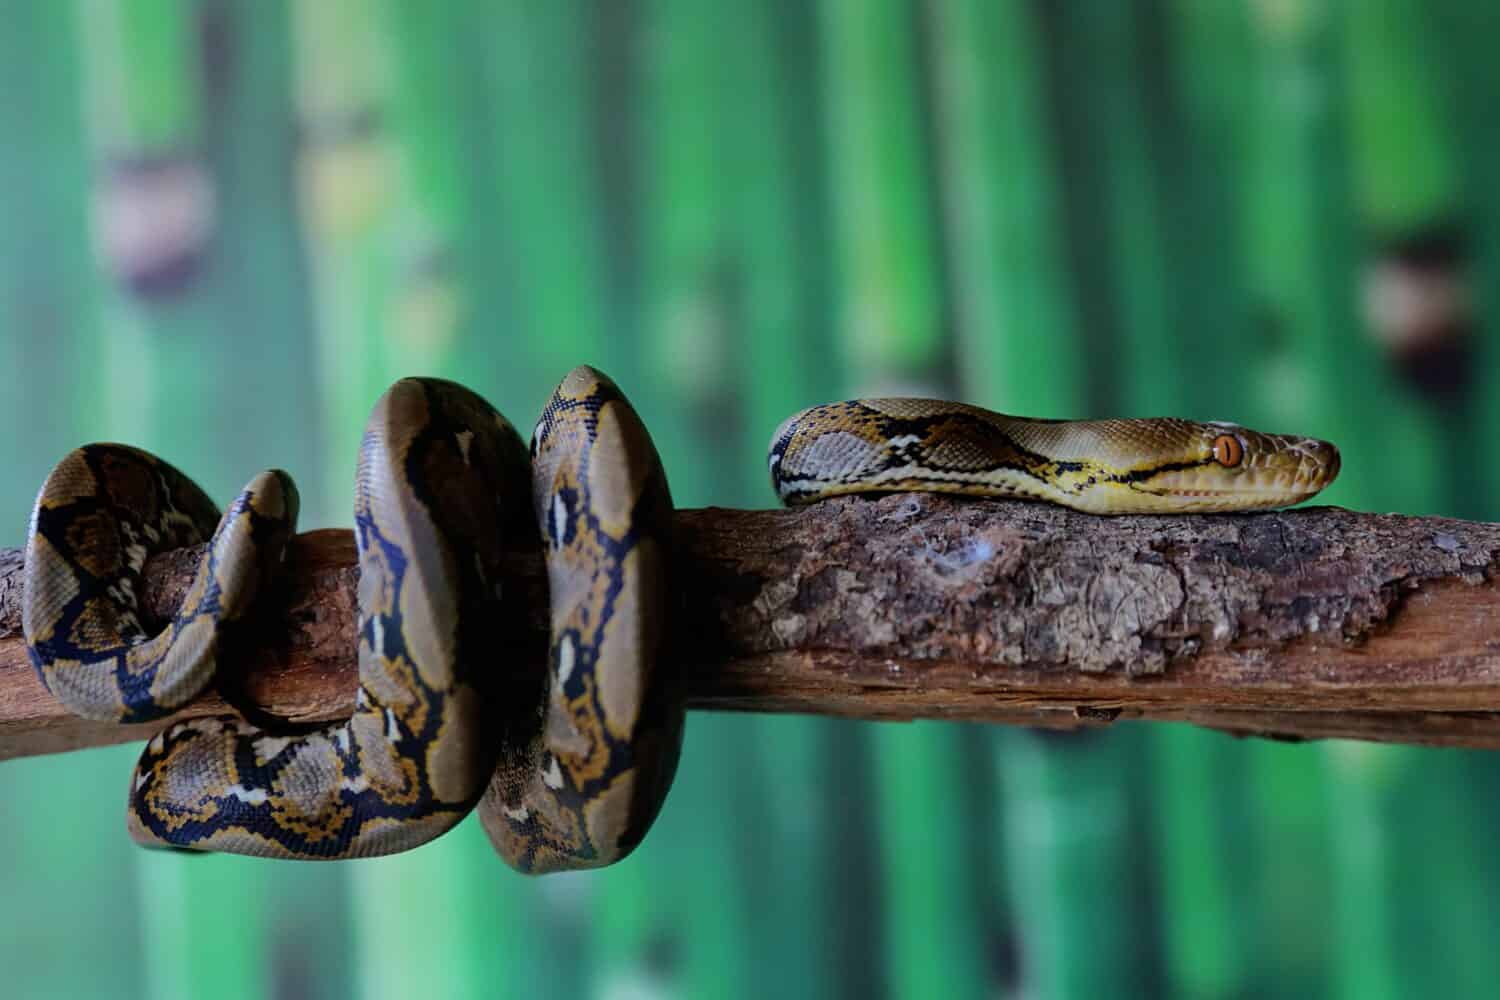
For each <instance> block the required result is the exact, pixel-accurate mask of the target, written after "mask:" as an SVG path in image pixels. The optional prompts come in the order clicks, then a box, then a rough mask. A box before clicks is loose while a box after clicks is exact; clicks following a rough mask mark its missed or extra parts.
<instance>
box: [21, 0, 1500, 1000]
mask: <svg viewBox="0 0 1500 1000" xmlns="http://www.w3.org/2000/svg"><path fill="white" fill-rule="evenodd" d="M0 15H3V16H0V136H3V138H0V420H3V425H4V427H5V428H6V429H7V432H6V433H5V434H3V435H0V468H3V469H5V470H6V483H7V485H6V488H5V489H4V490H3V491H0V518H3V519H0V524H5V525H9V526H10V527H9V528H8V529H4V530H0V545H19V544H20V543H21V541H22V537H23V534H24V531H25V524H26V515H27V512H28V509H29V505H30V502H31V499H32V497H33V495H34V491H35V489H36V487H37V485H38V484H39V483H40V482H41V480H42V477H43V476H44V475H45V473H46V471H47V469H48V468H50V466H51V465H52V463H53V462H55V461H56V460H57V458H58V457H60V456H61V455H62V454H63V453H64V452H65V451H66V450H67V449H68V448H70V447H72V446H74V445H76V444H78V443H81V442H83V441H86V440H99V439H103V440H123V441H128V442H131V443H134V444H137V445H140V446H143V447H147V448H150V449H152V450H154V451H157V452H159V453H161V454H163V455H164V456H166V457H168V458H169V459H170V460H172V461H173V462H175V463H177V464H179V465H180V466H182V467H183V468H185V469H187V470H188V471H190V472H191V473H192V474H194V475H195V476H196V477H197V478H198V479H199V480H200V482H202V483H203V484H204V485H205V486H206V487H208V489H209V490H210V492H212V493H213V494H214V495H215V496H218V497H220V498H223V499H227V498H228V497H229V496H231V495H232V492H233V491H234V490H235V489H236V488H237V487H238V486H239V485H240V484H242V483H243V482H244V481H245V480H246V479H248V478H249V476H250V475H251V474H252V473H253V472H255V471H257V470H259V469H261V468H262V467H266V466H273V465H274V466H281V467H284V468H287V469H289V470H290V471H292V472H293V473H294V474H295V475H296V476H297V477H298V479H299V481H300V483H301V485H302V490H303V497H304V517H303V525H304V527H306V528H313V527H324V526H330V525H347V524H349V523H350V520H351V510H350V507H351V503H352V500H351V497H352V477H353V466H354V460H355V449H356V446H357V442H358V438H359V434H360V430H361V426H362V424H363V420H364V417H365V415H366V413H367V411H368V408H369V406H370V404H371V403H372V401H373V400H374V398H375V397H376V396H377V395H378V394H379V392H380V391H381V390H382V389H383V388H384V387H385V386H386V385H387V384H388V383H389V382H390V381H391V380H392V379H394V378H395V377H397V376H399V375H403V374H416V373H433V374H439V375H445V376H448V377H453V378H457V379H459V380H461V381H463V382H465V383H467V384H468V385H470V386H473V387H474V388H476V389H478V390H479V391H480V392H482V393H483V394H485V395H486V396H488V397H489V398H490V399H491V400H493V401H494V402H495V403H496V404H497V405H498V406H499V407H500V408H501V409H502V410H504V411H505V412H506V413H507V414H509V415H510V416H511V417H512V418H513V419H514V420H515V422H516V423H517V424H518V425H519V426H523V427H524V426H529V423H530V421H531V420H532V419H533V418H534V416H535V414H536V413H537V412H538V411H539V408H540V405H541V403H542V401H543V400H544V399H545V397H546V395H547V393H548V392H550V390H551V388H552V387H553V385H554V384H555V383H556V381H557V380H558V379H559V378H560V377H561V375H562V374H563V373H564V372H565V371H566V370H567V369H568V368H570V367H571V366H573V365H574V364H577V363H579V362H590V363H593V364H595V365H598V366H599V367H601V368H603V369H604V370H606V371H608V372H610V373H611V374H612V375H613V376H614V377H615V378H616V380H617V381H619V382H620V383H621V384H622V386H624V387H625V389H626V391H627V392H629V393H630V395H631V396H632V397H633V398H634V400H635V401H636V403H637V405H638V406H639V408H640V409H641V411H642V413H643V415H644V417H645V419H646V422H647V424H648V426H649V427H650V428H651V429H652V431H653V433H654V434H655V436H656V439H657V441H658V444H659V446H660V448H661V450H662V453H663V456H664V458H665V460H666V465H667V468H668V471H669V475H670V477H671V480H672V486H673V490H674V493H675V494H676V498H677V501H678V503H679V504H680V505H682V506H701V505H708V504H718V505H729V506H762V505H768V504H770V503H772V502H773V497H772V495H771V493H770V490H769V487H768V485H767V484H766V482H765V473H764V460H763V448H764V446H765V442H766V439H767V438H768V436H769V434H770V432H771V430H772V429H773V428H774V427H775V425H776V424H777V423H778V422H779V421H780V419H781V418H782V416H784V415H785V414H786V413H788V412H790V411H792V410H794V409H796V408H798V407H801V406H804V405H808V404H810V403H813V402H818V401H823V400H827V399H832V398H840V397H845V396H848V395H852V394H858V393H869V392H876V391H907V392H922V393H928V394H936V395H943V396H952V397H959V398H964V399H967V400H970V401H972V402H976V403H980V404H984V405H988V406H992V407H994V408H997V409H1002V410H1008V411H1011V412H1018V413H1027V414H1033V415H1043V416H1059V417H1081V416H1088V415H1102V414H1141V415H1160V414H1166V413H1175V414H1182V415H1187V416H1195V417H1202V418H1222V419H1234V420H1240V421H1243V422H1246V423H1250V424H1253V425H1257V426H1261V427H1263V428H1264V429H1267V430H1276V431H1295V432H1298V433H1303V434H1311V435H1317V436H1320V437H1327V438H1331V439H1333V440H1335V441H1337V442H1338V443H1339V444H1340V445H1341V447H1342V449H1343V454H1344V462H1345V471H1344V474H1343V477H1342V479H1341V480H1340V481H1339V483H1338V484H1337V486H1336V487H1335V488H1334V489H1332V490H1330V491H1329V493H1328V494H1327V499H1328V501H1329V502H1332V503H1338V504H1343V505H1347V506H1351V507H1356V508H1360V509H1368V510H1382V511H1384V510H1400V511H1405V512H1408V513H1447V514H1453V515H1458V516H1465V517H1479V518H1495V517H1497V516H1500V463H1496V462H1493V461H1490V460H1489V457H1490V455H1491V454H1492V452H1493V449H1492V448H1491V447H1490V446H1489V441H1490V437H1491V435H1492V433H1493V431H1494V430H1495V429H1500V410H1497V406H1500V350H1497V347H1500V345H1497V342H1496V340H1495V338H1494V337H1493V335H1492V332H1491V330H1490V326H1491V324H1490V323H1488V322H1487V321H1486V320H1487V318H1488V317H1489V315H1490V314H1492V313H1493V311H1494V310H1495V308H1496V306H1495V305H1494V297H1495V295H1496V293H1497V292H1500V184H1497V183H1496V182H1495V179H1496V178H1497V177H1500V136H1497V133H1496V131H1495V120H1494V109H1495V107H1496V106H1497V99H1500V59H1496V58H1495V55H1494V39H1495V38H1496V37H1500V6H1497V5H1495V4H1492V3H1490V2H1489V0H1431V2H1422V0H1257V2H1248V0H1245V2H1241V0H1071V2H1067V3H1058V2H1053V0H818V2H816V3H807V2H804V0H742V2H732V3H731V2H725V3H710V2H703V0H616V2H610V3H581V2H574V0H538V2H526V3H517V2H502V0H0ZM135 752H136V748H134V747H117V748H112V749H108V750H99V751H90V752H86V753H79V754H73V755H69V756H62V757H51V758H42V759H35V760H26V761H15V762H9V763H6V764H4V765H3V766H0V803H3V806H0V815H3V822H0V982H3V984H0V993H3V994H5V995H7V996H16V997H32V996H62V997H89V996H101V997H102V996H108V997H143V998H177V997H184V998H189V997H191V998H197V997H208V996H212V997H229V998H233V997H283V998H333V997H342V996H346V995H351V994H353V995H359V996H368V997H393V998H394V997H402V998H404V997H414V996H420V997H427V996H432V997H468V996H472V997H512V996H514V997H575V996H590V997H603V998H611V1000H617V998H618V1000H625V998H632V1000H633V998H651V997H700V996H701V997H708V996H723V997H747V998H748V997H764V996H776V997H778V998H786V1000H790V998H794V997H823V996H829V997H869V996H877V997H878V996H890V997H925V996H944V997H981V996H983V997H1028V998H1031V997H1038V998H1040V997H1075V996H1077V997H1102V996H1108V997H1130V996H1151V997H1182V998H1236V997H1246V998H1248V997H1259V996H1265V995H1268V994H1274V995H1282V996H1299V997H1300V996H1331V997H1349V998H1355V997H1357V998H1361V1000H1367V998H1380V997H1414V996H1443V997H1447V996H1479V995H1484V994H1485V993H1486V992H1488V991H1490V990H1492V989H1493V988H1494V984H1495V983H1496V982H1500V949H1497V948H1496V947H1495V946H1494V941H1495V940H1496V939H1497V935H1500V859H1497V857H1496V853H1495V852H1493V851H1490V850H1488V849H1487V848H1486V847H1485V846H1484V845H1485V843H1487V842H1488V837H1487V836H1481V835H1480V834H1481V832H1482V831H1484V830H1485V829H1487V828H1488V824H1489V821H1490V820H1491V819H1495V818H1496V813H1497V805H1500V795H1497V794H1496V793H1497V792H1500V773H1497V769H1496V768H1495V766H1494V765H1493V758H1491V757H1489V756H1485V755H1479V754H1471V753H1461V752H1455V751H1436V750H1416V749H1403V748H1386V747H1374V746H1366V745H1357V744H1324V745H1300V746H1299V745H1286V744H1277V743H1269V742H1264V743H1262V742H1237V741H1234V740H1231V739H1229V738H1227V737H1224V736H1220V735H1217V734H1213V733H1208V732H1200V731H1196V730H1192V729H1187V728H1182V727H1172V726H1158V727H1155V728H1146V727H1140V726H1121V727H1119V728H1117V729H1114V730H1110V731H1105V732H1100V733H1092V734H1083V735H1070V736H1058V735H1046V734H1038V733H1033V732H1028V731H1021V730H1008V729H1002V728H998V727H996V728H985V727H978V726H959V725H940V724H921V725H873V724H870V725H859V724H852V723H842V722H833V721H827V720H818V719H803V718H773V717H733V716H719V715H709V714H694V715H693V716H692V718H691V720H690V722H689V727H688V736H687V744H686V748H685V753H684V757H683V766H682V770H681V773H680V776H679V778H678V781H677V784H676V787H675V789H674V790H673V792H672V795H671V797H670V799H669V800H668V803H667V806H666V810H665V812H664V814H663V816H662V818H661V821H660V822H659V824H658V825H657V827H656V828H655V830H654V832H653V833H652V835H651V836H650V838H649V839H648V840H647V843H646V845H645V846H644V847H643V848H642V849H641V850H640V851H639V852H638V853H637V854H636V855H635V856H634V857H632V858H631V859H630V860H629V861H628V862H626V863H624V864H622V865H620V866H618V867H617V868H614V869H611V870H608V871H606V872H602V873H594V874H582V875H568V876H552V877H548V878H544V879H536V880H528V879H525V878H523V877H521V876H518V875H515V874H512V873H511V872H510V871H509V870H508V869H506V868H505V867H504V865H503V864H501V863H500V862H499V861H498V860H497V859H496V858H495V857H493V856H492V854H491V852H490V850H489V847H488V845H487V843H486V842H485V838H484V836H483V834H482V832H481V831H480V830H479V828H478V826H477V823H476V822H474V821H472V820H471V821H468V822H466V823H465V824H464V825H463V826H461V827H460V828H459V829H458V830H456V831H455V832H454V833H452V834H451V835H449V836H447V837H444V838H443V839H441V840H440V841H437V842H435V843H433V844H432V845H430V846H427V847H424V848H422V849H420V850H417V851H414V852H411V853H409V854H405V855H402V856H398V857H394V858H389V859H382V860H377V861H366V862H358V863H350V864H340V865H315V864H288V863H278V862H263V861H255V860H246V859H238V858H227V857H205V858H194V857H183V856H178V855H167V854H153V853H147V852H143V851H138V850H136V849H134V848H132V847H131V846H130V845H129V843H128V840H127V838H126V835H125V832H124V823H123V801H124V791H125V787H124V786H125V781H126V777H127V775H128V773H129V770H130V765H131V762H132V759H133V757H134V754H135Z"/></svg>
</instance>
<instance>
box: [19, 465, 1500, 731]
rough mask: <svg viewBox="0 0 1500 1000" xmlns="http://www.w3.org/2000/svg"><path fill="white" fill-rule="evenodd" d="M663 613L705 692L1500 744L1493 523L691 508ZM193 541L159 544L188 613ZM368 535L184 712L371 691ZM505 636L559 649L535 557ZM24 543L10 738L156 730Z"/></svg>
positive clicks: (270, 613) (972, 506)
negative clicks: (34, 605) (61, 604)
mask: <svg viewBox="0 0 1500 1000" xmlns="http://www.w3.org/2000/svg"><path fill="white" fill-rule="evenodd" d="M677 534H678V538H677V567H676V569H677V581H678V587H679V590H680V593H681V607H680V609H679V612H678V614H677V616H676V620H675V622H674V623H673V624H672V625H671V626H670V627H669V632H670V633H671V635H672V642H673V649H674V652H673V655H674V656H675V657H676V658H677V659H678V660H679V661H680V662H681V664H682V665H683V668H684V671H685V674H686V677H687V692H688V703H689V705H690V706H692V707H694V708H707V709H732V710H739V711H756V712H810V713H816V714H819V715H839V716H847V717H853V718H862V719H914V718H941V719H970V720H986V721H995V722H1013V723H1024V724H1028V725H1043V726H1053V727H1062V728H1075V727H1080V726H1097V725H1103V724H1107V723H1109V722H1111V721H1113V720H1115V719H1126V718H1131V719H1133V718H1140V719H1157V720H1177V721H1186V722H1192V723H1197V724H1199V725H1205V726H1212V727H1214V728H1219V729H1226V730H1230V731H1233V732H1238V733H1247V734H1258V735H1266V736H1281V737H1293V738H1301V737H1324V736H1347V737H1353V738H1358V739H1370V740H1383V741H1394V742H1407V743H1436V744H1447V745H1455V746H1473V747H1500V587H1497V586H1496V584H1495V583H1494V581H1493V576H1494V572H1493V571H1494V567H1495V561H1496V553H1497V552H1500V525H1491V524H1477V523H1471V522H1464V521H1452V520H1444V519H1437V518H1409V517H1397V516H1377V515H1371V514H1355V513H1350V512H1348V511H1344V510H1338V509H1331V508H1315V509H1306V510H1300V511H1291V512H1278V513H1269V514H1249V515H1238V516H1184V517H1139V518H1097V517H1091V516H1088V515H1083V514H1076V513H1073V512H1071V511H1067V510H1063V509H1061V508H1057V507H1052V506H1047V505H1042V504H1029V503H1021V502H1005V501H967V502H966V501H962V500H957V499H951V498H947V497H941V496H932V495H920V494H908V495H897V496H890V497H885V498H882V499H879V500H866V499H860V498H846V499H840V500H833V501H828V502H825V503H822V504H818V505H815V506H813V507H808V508H803V509H800V510H791V511H783V510H765V511H740V510H723V509H716V508H710V509H706V510H685V511H680V512H679V513H678V515H677ZM197 554H198V550H196V549H183V550H180V551H178V552H172V553H167V554H166V555H163V556H160V557H158V558H156V559H154V560H152V562H151V564H150V565H149V566H148V568H147V573H146V582H147V587H146V601H147V605H148V608H149V609H150V612H151V613H152V614H155V615H157V616H159V617H161V616H165V615H166V614H168V613H170V610H171V608H172V607H173V606H174V604H175V602H176V600H177V598H178V597H179V596H180V595H181V593H182V592H183V590H184V589H185V588H186V586H187V583H188V581H189V578H190V576H191V571H192V566H193V563H194V561H195V559H196V557H197ZM354 562H355V560H354V548H353V543H352V540H351V537H350V534H349V533H348V532H347V531H318V532H312V533H309V534H306V535H302V536H299V537H298V539H296V541H295V542H294V545H293V550H292V553H291V555H290V557H289V560H288V564H287V572H286V578H285V579H284V580H283V581H281V582H280V583H279V584H278V585H277V586H276V587H275V588H274V591H273V593H271V594H269V595H268V596H267V600H265V601H264V602H262V603H263V605H264V606H263V608H262V611H261V613H260V614H259V616H258V617H257V618H256V620H255V621H253V622H250V623H247V624H246V625H244V626H242V627H241V628H240V633H241V634H240V635H239V636H237V637H235V638H234V639H233V641H231V642H230V643H229V644H228V645H229V653H228V654H227V655H226V662H225V663H224V664H223V669H222V679H221V681H220V684H219V692H218V693H214V694H210V695H207V696H205V697H202V698H200V699H198V700H197V701H195V702H194V703H193V704H191V705H190V706H188V707H187V708H186V709H185V710H184V711H183V712H182V713H181V714H182V715H184V716H187V715H206V714H215V713H219V714H222V713H224V712H226V711H228V710H229V708H228V705H229V704H233V705H235V706H238V707H240V708H241V709H243V710H244V711H246V712H247V713H248V714H249V715H250V716H251V717H252V719H254V720H256V721H259V722H262V723H265V722H268V721H269V722H275V721H277V720H284V721H287V722H294V723H305V722H311V721H321V720H329V719H336V718H339V717H341V716H343V715H345V714H347V713H348V712H349V710H350V708H351V706H352V700H353V693H354V688H355V678H354V675H355V652H354V649H355V643H354V635H355V628H354V620H355V605H354V594H355V581H356V569H355V565H354ZM508 573H509V579H508V580H507V583H506V593H507V595H508V596H509V597H510V598H511V599H513V600H518V601H519V602H520V603H521V606H522V608H523V609H524V615H523V616H522V621H523V624H521V625H519V626H516V627H515V629H516V630H517V631H518V634H516V635H513V636H511V637H510V639H509V641H507V642H504V643H499V644H497V657H498V656H501V655H519V656H522V657H524V658H526V659H527V660H528V661H530V662H531V664H532V666H533V668H535V669H538V670H540V669H541V664H542V659H543V656H544V651H545V635H544V625H545V608H546V588H545V582H544V578H543V576H542V566H541V562H540V557H539V556H537V555H535V554H531V553H517V554H515V555H513V556H512V557H511V559H510V560H509V565H508ZM20 590H21V554H20V553H19V552H18V551H16V550H5V551H0V758H5V757H16V756H25V755H29V754H39V753H55V752H60V751H63V750H69V749H74V748H78V747H85V746H96V745H102V744H107V743H120V742H125V741H127V740H132V739H140V738H143V737H144V736H145V735H146V734H148V733H149V732H150V731H152V730H154V729H156V728H159V727H160V725H161V724H157V725H154V726H149V727H122V726H112V725H106V724H101V723H94V722H88V721H86V720H82V719H77V718H74V717H72V716H70V715H68V714H67V713H66V712H65V711H64V710H63V709H62V708H61V707H60V706H59V705H58V704H57V703H56V702H55V701H54V700H53V699H52V698H51V696H50V695H48V694H47V692H46V690H45V689H44V688H43V687H42V686H41V684H40V682H39V681H38V680H37V677H36V675H35V673H34V672H33V671H32V669H31V667H30V664H29V663H28V662H27V658H26V652H25V647H24V644H23V642H22V639H21V636H20V613H19V597H20Z"/></svg>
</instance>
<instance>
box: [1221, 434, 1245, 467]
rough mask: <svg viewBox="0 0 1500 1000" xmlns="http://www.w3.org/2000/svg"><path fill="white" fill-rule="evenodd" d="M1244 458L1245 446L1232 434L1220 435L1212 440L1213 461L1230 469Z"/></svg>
mask: <svg viewBox="0 0 1500 1000" xmlns="http://www.w3.org/2000/svg"><path fill="white" fill-rule="evenodd" d="M1244 457H1245V446H1244V445H1242V444H1240V439H1239V438H1237V437H1235V436H1234V435H1233V434H1220V435H1219V436H1218V437H1216V438H1214V461H1215V462H1218V463H1219V464H1220V465H1222V466H1224V468H1226V469H1232V468H1234V467H1235V466H1236V465H1239V464H1240V461H1241V460H1242V459H1243V458H1244Z"/></svg>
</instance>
